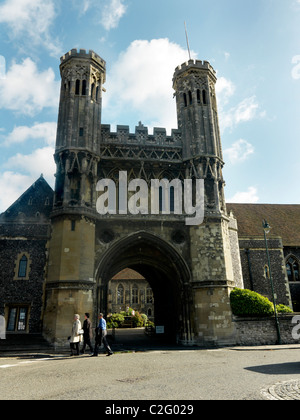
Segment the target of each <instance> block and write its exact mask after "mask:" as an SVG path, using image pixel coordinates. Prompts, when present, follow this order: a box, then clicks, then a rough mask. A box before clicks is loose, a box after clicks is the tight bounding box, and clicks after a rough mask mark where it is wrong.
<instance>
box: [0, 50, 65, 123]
mask: <svg viewBox="0 0 300 420" xmlns="http://www.w3.org/2000/svg"><path fill="white" fill-rule="evenodd" d="M59 86H60V82H57V81H55V74H54V71H53V70H52V69H51V68H48V69H47V70H45V71H42V72H39V70H38V68H37V65H36V64H35V63H34V62H33V61H32V60H31V59H30V58H26V59H24V60H23V62H22V63H21V64H17V63H13V64H12V66H11V67H10V69H9V70H8V71H7V73H6V78H5V79H2V80H1V79H0V109H1V108H5V109H9V110H12V111H17V112H19V113H21V114H25V115H30V116H33V115H35V114H37V113H38V112H40V111H41V110H42V109H43V108H48V107H50V108H56V107H57V106H58V99H59Z"/></svg>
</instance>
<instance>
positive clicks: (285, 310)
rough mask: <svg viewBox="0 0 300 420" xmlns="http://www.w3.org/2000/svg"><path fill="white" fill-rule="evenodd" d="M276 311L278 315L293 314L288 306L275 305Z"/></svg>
mask: <svg viewBox="0 0 300 420" xmlns="http://www.w3.org/2000/svg"><path fill="white" fill-rule="evenodd" d="M276 309H277V312H278V313H279V314H292V313H293V311H292V309H291V308H290V307H289V306H286V305H282V304H280V305H276Z"/></svg>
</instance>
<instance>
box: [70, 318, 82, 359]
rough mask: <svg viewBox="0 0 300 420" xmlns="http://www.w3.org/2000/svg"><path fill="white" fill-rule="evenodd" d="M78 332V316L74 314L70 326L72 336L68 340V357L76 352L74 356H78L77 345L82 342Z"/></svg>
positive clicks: (79, 328) (79, 327)
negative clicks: (69, 352)
mask: <svg viewBox="0 0 300 420" xmlns="http://www.w3.org/2000/svg"><path fill="white" fill-rule="evenodd" d="M80 330H81V322H80V316H79V315H78V314H75V315H74V322H73V326H72V334H71V338H70V349H71V354H70V356H74V351H75V352H76V353H75V355H76V356H79V343H80V342H81V340H82V334H81V331H80Z"/></svg>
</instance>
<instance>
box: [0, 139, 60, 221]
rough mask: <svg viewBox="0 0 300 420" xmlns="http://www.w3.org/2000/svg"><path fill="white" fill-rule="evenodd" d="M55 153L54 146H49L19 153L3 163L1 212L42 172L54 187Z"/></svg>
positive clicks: (0, 186) (0, 178) (0, 198)
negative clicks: (29, 152)
mask: <svg viewBox="0 0 300 420" xmlns="http://www.w3.org/2000/svg"><path fill="white" fill-rule="evenodd" d="M53 154H54V148H53V147H50V146H47V147H44V148H41V149H36V150H34V151H33V152H32V153H31V154H28V155H23V154H21V153H18V154H16V155H15V156H12V157H10V158H9V159H8V160H7V161H6V163H5V164H4V165H2V168H3V169H4V171H3V172H2V173H0V191H1V194H0V213H1V212H3V211H5V210H6V209H7V208H8V207H9V206H10V205H11V204H13V203H14V202H15V201H16V200H17V199H18V198H19V197H20V195H21V194H23V192H24V191H26V189H27V188H29V187H30V185H32V184H33V183H34V182H35V181H36V180H37V179H38V178H39V177H40V175H41V174H43V176H44V178H45V179H46V181H47V182H48V183H49V185H50V186H51V187H52V188H54V183H55V181H54V180H55V178H54V174H55V171H56V166H55V162H54V158H53Z"/></svg>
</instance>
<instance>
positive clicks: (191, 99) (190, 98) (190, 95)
mask: <svg viewBox="0 0 300 420" xmlns="http://www.w3.org/2000/svg"><path fill="white" fill-rule="evenodd" d="M189 101H190V105H192V103H193V96H192V92H191V91H189Z"/></svg>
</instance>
